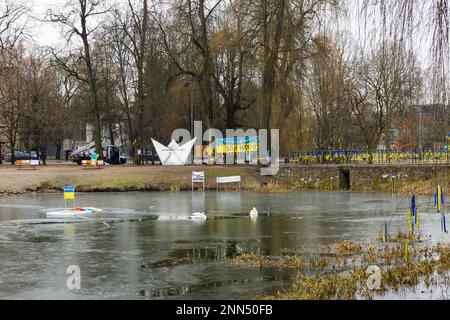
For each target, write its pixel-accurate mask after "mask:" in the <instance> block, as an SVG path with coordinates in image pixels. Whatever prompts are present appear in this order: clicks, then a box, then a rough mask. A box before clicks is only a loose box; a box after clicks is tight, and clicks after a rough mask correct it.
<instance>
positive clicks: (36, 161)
mask: <svg viewBox="0 0 450 320" xmlns="http://www.w3.org/2000/svg"><path fill="white" fill-rule="evenodd" d="M31 165H32V166H38V165H39V160H31Z"/></svg>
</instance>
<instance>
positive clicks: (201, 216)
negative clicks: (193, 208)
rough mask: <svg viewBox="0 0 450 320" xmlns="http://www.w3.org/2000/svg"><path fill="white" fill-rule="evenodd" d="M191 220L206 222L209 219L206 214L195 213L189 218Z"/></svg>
mask: <svg viewBox="0 0 450 320" xmlns="http://www.w3.org/2000/svg"><path fill="white" fill-rule="evenodd" d="M189 219H192V220H206V219H207V217H206V214H205V213H204V212H194V213H193V214H192V215H191V216H190V217H189Z"/></svg>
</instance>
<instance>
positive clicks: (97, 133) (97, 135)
mask: <svg viewBox="0 0 450 320" xmlns="http://www.w3.org/2000/svg"><path fill="white" fill-rule="evenodd" d="M80 4H81V15H80V16H81V28H82V29H81V39H82V40H83V46H84V55H85V59H84V60H85V64H86V73H87V78H88V84H89V89H90V90H89V91H90V99H91V107H92V111H93V114H94V141H95V150H96V153H97V154H98V159H99V160H102V159H103V146H102V123H101V116H100V104H99V100H98V89H97V80H96V78H95V74H94V68H93V66H92V60H91V49H90V45H89V41H88V31H87V25H86V17H87V14H88V13H87V11H86V10H87V8H86V2H85V1H80Z"/></svg>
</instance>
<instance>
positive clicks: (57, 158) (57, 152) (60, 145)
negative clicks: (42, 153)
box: [55, 142, 62, 160]
mask: <svg viewBox="0 0 450 320" xmlns="http://www.w3.org/2000/svg"><path fill="white" fill-rule="evenodd" d="M55 146H56V160H61V149H62V143H61V142H58V143H55Z"/></svg>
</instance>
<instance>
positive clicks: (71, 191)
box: [64, 186, 75, 200]
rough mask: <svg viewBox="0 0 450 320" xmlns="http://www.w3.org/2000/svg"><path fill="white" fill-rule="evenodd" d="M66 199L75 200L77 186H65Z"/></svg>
mask: <svg viewBox="0 0 450 320" xmlns="http://www.w3.org/2000/svg"><path fill="white" fill-rule="evenodd" d="M64 200H75V187H71V186H67V187H64Z"/></svg>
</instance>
